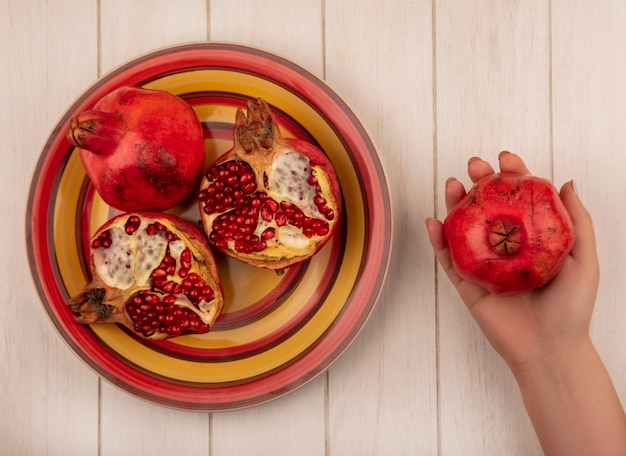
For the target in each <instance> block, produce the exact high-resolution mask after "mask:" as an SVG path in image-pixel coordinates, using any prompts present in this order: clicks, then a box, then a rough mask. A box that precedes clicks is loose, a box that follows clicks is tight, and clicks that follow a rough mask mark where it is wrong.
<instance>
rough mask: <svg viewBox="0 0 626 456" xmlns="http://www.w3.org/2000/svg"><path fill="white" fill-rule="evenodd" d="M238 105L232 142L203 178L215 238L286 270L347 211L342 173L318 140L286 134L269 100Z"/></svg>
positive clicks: (202, 198)
mask: <svg viewBox="0 0 626 456" xmlns="http://www.w3.org/2000/svg"><path fill="white" fill-rule="evenodd" d="M257 103H258V106H257V105H255V104H254V103H253V102H248V104H247V116H246V115H245V114H244V112H243V109H242V108H239V109H238V110H237V115H236V118H235V127H234V146H233V148H232V149H231V150H229V151H228V152H226V153H225V154H223V155H222V156H221V157H219V158H218V159H217V160H216V161H215V163H213V164H212V165H211V166H210V167H209V168H208V170H207V171H206V173H205V174H204V177H203V178H202V181H201V184H200V192H199V204H200V213H201V216H202V223H203V226H204V230H205V231H206V234H207V236H208V239H209V242H210V243H211V244H212V245H213V246H214V247H215V248H216V249H218V250H220V251H222V252H224V253H225V254H227V255H229V256H231V257H234V258H237V259H239V260H241V261H243V262H246V263H249V264H251V265H254V266H257V267H264V268H267V269H274V270H282V269H285V268H287V267H289V266H291V265H293V264H296V263H299V262H301V261H303V260H305V259H307V258H310V257H311V256H312V255H314V254H315V253H316V252H317V251H319V249H320V248H321V247H322V246H323V245H324V244H325V243H326V242H327V241H328V240H329V239H330V238H331V237H332V235H333V233H334V231H335V229H336V227H337V226H338V225H339V220H340V218H341V210H342V206H341V190H340V186H339V180H338V179H337V176H336V174H335V170H334V169H333V167H332V164H331V163H330V161H329V159H328V158H327V157H326V155H325V154H324V153H323V152H322V151H321V150H320V149H318V148H317V147H315V146H314V145H313V144H311V143H309V142H307V141H303V140H297V139H292V138H283V137H282V136H281V134H280V131H279V129H278V126H277V125H276V122H275V120H274V118H273V117H272V113H271V111H270V108H269V106H268V104H267V103H266V102H265V101H264V100H262V99H258V100H257Z"/></svg>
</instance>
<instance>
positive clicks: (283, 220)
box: [274, 211, 287, 226]
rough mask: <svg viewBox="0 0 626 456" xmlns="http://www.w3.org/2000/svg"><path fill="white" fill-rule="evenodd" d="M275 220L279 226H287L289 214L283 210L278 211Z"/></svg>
mask: <svg viewBox="0 0 626 456" xmlns="http://www.w3.org/2000/svg"><path fill="white" fill-rule="evenodd" d="M274 220H275V221H276V225H278V226H285V225H286V224H287V216H286V215H285V213H284V212H283V211H279V212H276V215H275V216H274Z"/></svg>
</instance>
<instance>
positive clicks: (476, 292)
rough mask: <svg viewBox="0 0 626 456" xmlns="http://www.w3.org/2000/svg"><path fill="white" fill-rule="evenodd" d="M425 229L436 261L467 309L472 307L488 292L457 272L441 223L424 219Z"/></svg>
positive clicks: (431, 219)
mask: <svg viewBox="0 0 626 456" xmlns="http://www.w3.org/2000/svg"><path fill="white" fill-rule="evenodd" d="M426 229H427V230H428V239H429V240H430V244H431V245H432V247H433V250H434V252H435V257H436V258H437V261H438V262H439V264H440V265H441V267H442V269H443V271H444V272H445V273H446V276H448V279H449V280H450V282H451V283H452V285H453V286H454V288H456V290H457V292H458V293H459V296H460V297H461V299H462V300H463V302H464V303H465V304H466V305H467V307H468V308H469V309H472V307H473V306H474V304H475V303H476V302H478V300H479V299H481V298H482V297H484V296H485V295H486V294H488V293H487V291H486V290H485V289H484V288H482V287H479V286H477V285H474V284H472V283H470V282H467V281H465V280H464V279H463V278H462V277H461V276H460V275H459V273H458V272H457V270H456V268H455V267H454V264H453V262H452V257H451V255H450V250H449V249H448V244H447V242H446V239H445V236H444V234H443V225H442V223H441V222H440V221H439V220H436V219H433V218H428V219H426Z"/></svg>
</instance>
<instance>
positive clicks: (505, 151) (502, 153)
mask: <svg viewBox="0 0 626 456" xmlns="http://www.w3.org/2000/svg"><path fill="white" fill-rule="evenodd" d="M510 153H511V152H509V151H508V150H503V151H502V152H500V153H499V154H498V160H500V159H501V158H502V157H504V156H505V155H506V154H510Z"/></svg>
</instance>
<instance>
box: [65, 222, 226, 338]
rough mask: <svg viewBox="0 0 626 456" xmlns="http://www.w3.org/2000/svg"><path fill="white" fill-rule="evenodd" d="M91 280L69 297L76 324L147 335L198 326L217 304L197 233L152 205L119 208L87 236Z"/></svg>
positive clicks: (215, 279) (210, 261) (200, 329)
mask: <svg viewBox="0 0 626 456" xmlns="http://www.w3.org/2000/svg"><path fill="white" fill-rule="evenodd" d="M90 268H91V275H92V279H91V282H90V283H89V284H87V285H86V286H85V287H84V289H83V290H82V291H81V292H80V293H79V294H78V295H77V296H74V297H72V298H71V299H70V301H69V306H70V309H71V310H72V312H74V314H75V316H76V320H77V321H78V322H80V323H98V322H101V323H119V324H122V325H124V326H126V327H128V328H129V329H130V330H131V331H133V332H134V333H135V334H137V335H139V336H140V337H142V338H147V339H165V338H168V337H174V336H178V335H181V334H190V333H198V334H202V333H206V332H207V331H209V330H210V329H211V328H212V327H213V324H214V323H215V320H216V319H217V317H218V316H219V315H220V312H221V311H222V307H223V304H224V298H223V291H222V285H221V280H220V276H219V273H218V269H217V266H216V263H215V261H214V258H213V254H212V253H211V250H210V248H209V246H208V244H207V242H206V239H205V237H204V234H203V233H202V232H201V231H200V230H199V229H198V228H196V227H195V226H194V225H192V224H191V223H190V222H188V221H186V220H184V219H182V218H180V217H178V216H175V215H170V214H165V213H159V212H134V213H123V214H120V215H118V216H116V217H114V218H112V219H111V220H109V221H108V222H107V223H105V224H104V225H103V226H102V227H100V228H99V229H98V230H97V231H96V233H95V234H94V235H93V237H92V238H91V241H90Z"/></svg>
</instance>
